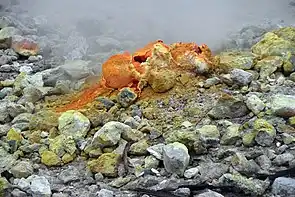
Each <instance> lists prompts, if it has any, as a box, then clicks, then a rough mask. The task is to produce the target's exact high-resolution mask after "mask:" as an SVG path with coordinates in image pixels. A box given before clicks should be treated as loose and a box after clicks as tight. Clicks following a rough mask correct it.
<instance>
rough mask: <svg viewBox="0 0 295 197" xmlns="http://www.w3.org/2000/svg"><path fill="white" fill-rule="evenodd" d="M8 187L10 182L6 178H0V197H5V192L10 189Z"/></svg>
mask: <svg viewBox="0 0 295 197" xmlns="http://www.w3.org/2000/svg"><path fill="white" fill-rule="evenodd" d="M8 187H9V182H8V181H7V180H6V179H5V178H3V177H0V196H3V197H4V192H5V190H6V189H8Z"/></svg>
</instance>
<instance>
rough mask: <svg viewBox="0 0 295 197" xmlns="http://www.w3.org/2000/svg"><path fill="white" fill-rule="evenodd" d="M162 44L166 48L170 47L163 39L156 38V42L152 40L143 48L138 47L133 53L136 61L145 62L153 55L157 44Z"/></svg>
mask: <svg viewBox="0 0 295 197" xmlns="http://www.w3.org/2000/svg"><path fill="white" fill-rule="evenodd" d="M157 43H159V44H162V45H163V46H165V47H166V48H169V47H168V46H167V45H165V44H164V42H163V41H162V40H156V41H154V42H150V43H149V44H147V45H145V46H144V47H143V48H141V49H138V50H137V51H135V52H134V53H133V60H134V61H136V62H140V63H142V62H145V61H146V60H147V58H148V57H151V56H152V51H153V48H154V45H155V44H157Z"/></svg>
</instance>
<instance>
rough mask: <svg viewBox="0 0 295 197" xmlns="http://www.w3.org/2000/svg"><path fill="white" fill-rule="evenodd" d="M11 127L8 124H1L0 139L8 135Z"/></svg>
mask: <svg viewBox="0 0 295 197" xmlns="http://www.w3.org/2000/svg"><path fill="white" fill-rule="evenodd" d="M9 129H10V126H9V125H8V124H1V125H0V137H2V136H4V135H7V133H8V131H9Z"/></svg>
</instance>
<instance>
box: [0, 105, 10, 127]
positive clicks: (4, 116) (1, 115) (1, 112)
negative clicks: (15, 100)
mask: <svg viewBox="0 0 295 197" xmlns="http://www.w3.org/2000/svg"><path fill="white" fill-rule="evenodd" d="M8 104H9V102H7V101H3V100H2V101H0V122H1V123H6V122H8V121H9V120H10V117H9V113H8Z"/></svg>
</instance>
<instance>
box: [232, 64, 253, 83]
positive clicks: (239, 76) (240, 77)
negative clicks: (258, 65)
mask: <svg viewBox="0 0 295 197" xmlns="http://www.w3.org/2000/svg"><path fill="white" fill-rule="evenodd" d="M230 74H231V79H232V80H233V82H235V83H237V84H238V85H241V86H246V85H248V84H250V83H251V81H252V80H253V74H252V73H250V72H247V71H244V70H242V69H238V68H235V69H233V70H232V71H231V73H230Z"/></svg>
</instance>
